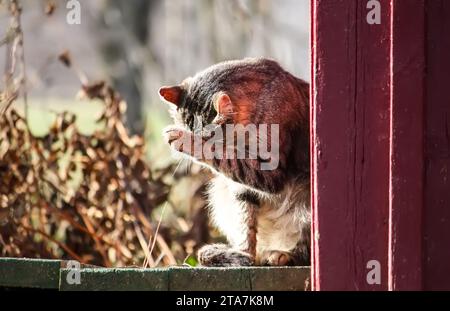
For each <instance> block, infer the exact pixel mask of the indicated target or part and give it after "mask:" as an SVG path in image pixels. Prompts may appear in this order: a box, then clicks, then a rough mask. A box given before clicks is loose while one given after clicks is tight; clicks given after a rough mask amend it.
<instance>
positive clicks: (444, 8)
mask: <svg viewBox="0 0 450 311" xmlns="http://www.w3.org/2000/svg"><path fill="white" fill-rule="evenodd" d="M427 6H428V7H427V82H426V85H427V97H426V108H425V116H426V125H425V128H426V134H425V168H426V175H425V209H424V210H425V213H424V236H423V239H424V240H423V244H424V258H423V259H424V280H423V283H424V288H425V289H427V290H450V175H449V171H450V86H449V84H450V1H447V0H433V1H427Z"/></svg>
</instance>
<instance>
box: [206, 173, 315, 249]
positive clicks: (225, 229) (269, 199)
mask: <svg viewBox="0 0 450 311" xmlns="http://www.w3.org/2000/svg"><path fill="white" fill-rule="evenodd" d="M243 188H245V187H244V186H242V185H240V184H238V183H235V182H233V181H231V180H229V179H228V178H226V177H223V176H221V175H219V176H218V177H216V178H215V179H214V180H213V182H212V184H211V187H210V189H209V200H210V211H211V216H212V217H211V218H212V221H213V222H214V224H215V225H216V226H217V228H218V229H219V230H220V231H221V232H222V233H223V234H224V235H225V236H226V237H227V239H228V241H229V242H230V244H231V246H233V247H239V245H242V244H243V243H245V242H246V238H247V236H246V225H247V224H246V212H245V205H244V204H245V203H243V202H242V201H240V200H238V199H237V196H236V194H237V193H239V192H242V191H243V190H244V189H243ZM293 200H294V196H291V197H290V194H289V189H288V190H287V192H286V193H285V194H283V195H279V196H267V195H264V194H262V195H261V202H262V204H261V206H260V207H259V208H258V210H257V244H256V245H257V253H262V252H263V251H266V250H279V251H290V250H292V249H293V248H294V247H295V246H296V244H297V242H298V241H299V239H300V235H301V232H302V227H303V226H305V225H306V224H307V223H308V222H309V217H310V215H309V209H308V208H307V207H306V208H305V206H303V205H302V204H301V202H295V201H293Z"/></svg>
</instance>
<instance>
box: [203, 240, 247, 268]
mask: <svg viewBox="0 0 450 311" xmlns="http://www.w3.org/2000/svg"><path fill="white" fill-rule="evenodd" d="M197 257H198V260H199V262H200V264H201V265H202V266H209V267H240V266H252V265H253V264H254V260H253V258H252V256H251V255H250V254H247V253H245V252H242V251H239V250H235V249H232V248H230V247H228V246H227V245H225V244H211V245H205V246H203V247H202V248H200V249H199V251H198V253H197Z"/></svg>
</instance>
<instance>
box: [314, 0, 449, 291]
mask: <svg viewBox="0 0 450 311" xmlns="http://www.w3.org/2000/svg"><path fill="white" fill-rule="evenodd" d="M368 2H371V3H374V2H379V3H380V4H381V6H380V8H381V11H380V13H381V14H380V16H381V23H380V24H373V25H371V24H369V23H368V22H367V20H366V17H367V14H368V13H369V11H370V9H368V8H367V7H366V5H367V3H368ZM311 29H312V33H311V43H312V45H311V46H312V85H311V94H312V96H311V99H312V101H311V102H312V105H311V120H312V126H311V142H312V144H311V152H312V185H313V186H312V209H313V211H312V212H313V227H312V229H313V230H312V235H313V260H312V261H313V267H312V281H313V282H312V286H313V289H315V290H333V289H340V290H355V289H359V290H361V289H363V290H384V289H391V290H418V289H447V290H448V289H450V176H449V170H450V96H449V95H448V94H450V93H449V86H448V84H449V83H450V82H449V81H450V58H449V57H448V55H450V35H449V32H450V3H449V2H448V1H447V0H433V1H425V0H409V1H389V0H384V1H383V0H378V1H373V0H372V1H369V0H367V1H366V0H364V1H363V0H313V1H312V27H311ZM371 260H376V261H378V262H379V263H380V268H381V284H370V282H368V281H367V273H368V272H369V270H370V269H368V268H367V263H368V262H369V261H371Z"/></svg>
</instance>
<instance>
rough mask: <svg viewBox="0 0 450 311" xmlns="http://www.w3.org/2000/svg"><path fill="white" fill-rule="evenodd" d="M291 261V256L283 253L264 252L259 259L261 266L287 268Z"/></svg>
mask: <svg viewBox="0 0 450 311" xmlns="http://www.w3.org/2000/svg"><path fill="white" fill-rule="evenodd" d="M292 261H293V257H292V254H290V253H289V252H283V251H265V252H263V253H262V254H261V257H260V259H259V263H260V264H261V265H262V266H289V265H291V264H292Z"/></svg>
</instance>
